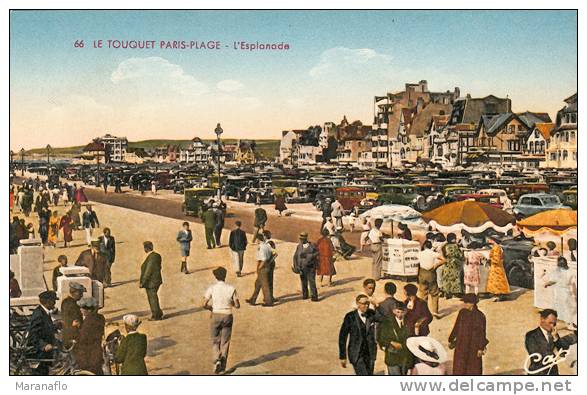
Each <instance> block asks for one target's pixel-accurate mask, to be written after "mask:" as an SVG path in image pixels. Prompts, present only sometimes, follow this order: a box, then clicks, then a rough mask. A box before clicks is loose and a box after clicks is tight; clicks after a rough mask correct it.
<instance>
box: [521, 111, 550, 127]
mask: <svg viewBox="0 0 587 395" xmlns="http://www.w3.org/2000/svg"><path fill="white" fill-rule="evenodd" d="M516 115H517V116H518V118H519V119H520V121H522V122H523V123H524V125H526V126H528V128H530V129H532V128H533V127H534V125H536V124H537V123H549V122H552V119H550V115H548V113H545V112H530V111H526V112H520V113H517V114H516Z"/></svg>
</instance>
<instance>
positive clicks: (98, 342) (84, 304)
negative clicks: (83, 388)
mask: <svg viewBox="0 0 587 395" xmlns="http://www.w3.org/2000/svg"><path fill="white" fill-rule="evenodd" d="M77 304H78V305H79V307H80V310H81V312H82V317H83V321H82V324H81V326H80V329H79V335H78V338H77V342H76V345H75V347H74V349H73V356H74V358H75V361H76V362H77V365H78V367H79V368H80V369H82V370H87V371H89V372H92V373H94V374H95V375H103V374H104V372H103V370H102V364H103V363H104V359H103V357H102V338H103V337H104V326H105V325H106V320H105V319H104V316H103V315H102V314H98V302H97V301H96V299H95V298H92V297H90V298H83V299H81V300H80V301H79V302H77Z"/></svg>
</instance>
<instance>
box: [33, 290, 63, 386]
mask: <svg viewBox="0 0 587 395" xmlns="http://www.w3.org/2000/svg"><path fill="white" fill-rule="evenodd" d="M56 300H57V294H56V293H55V291H44V292H41V293H40V294H39V302H40V303H41V304H40V305H39V306H37V307H36V308H35V309H34V310H33V315H32V317H31V321H30V323H29V344H30V345H31V346H32V347H33V349H34V351H33V353H34V355H33V358H38V359H51V358H53V350H54V349H56V347H57V339H56V334H57V327H56V326H55V324H53V320H52V319H51V311H52V310H53V309H54V308H55V301H56ZM50 367H51V363H50V362H41V363H40V364H39V366H38V367H37V368H36V369H34V371H33V374H35V375H38V376H47V375H48V374H49V368H50Z"/></svg>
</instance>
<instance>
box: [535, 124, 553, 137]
mask: <svg viewBox="0 0 587 395" xmlns="http://www.w3.org/2000/svg"><path fill="white" fill-rule="evenodd" d="M534 129H536V130H538V132H539V133H540V134H541V135H542V137H544V140H548V139H549V138H550V132H552V130H553V129H554V123H553V122H545V123H537V124H535V125H534Z"/></svg>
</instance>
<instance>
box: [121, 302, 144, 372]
mask: <svg viewBox="0 0 587 395" xmlns="http://www.w3.org/2000/svg"><path fill="white" fill-rule="evenodd" d="M122 321H123V322H124V328H125V330H126V333H127V335H126V336H124V337H122V339H121V340H120V344H119V345H118V348H117V349H116V355H115V356H114V359H115V360H116V363H120V364H122V367H121V369H120V374H121V375H123V376H146V375H148V374H149V373H148V371H147V365H146V364H145V356H146V355H147V336H146V335H145V334H143V333H139V332H137V328H138V327H139V325H140V324H141V320H139V317H137V316H136V315H134V314H127V315H125V316H124V317H122Z"/></svg>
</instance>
